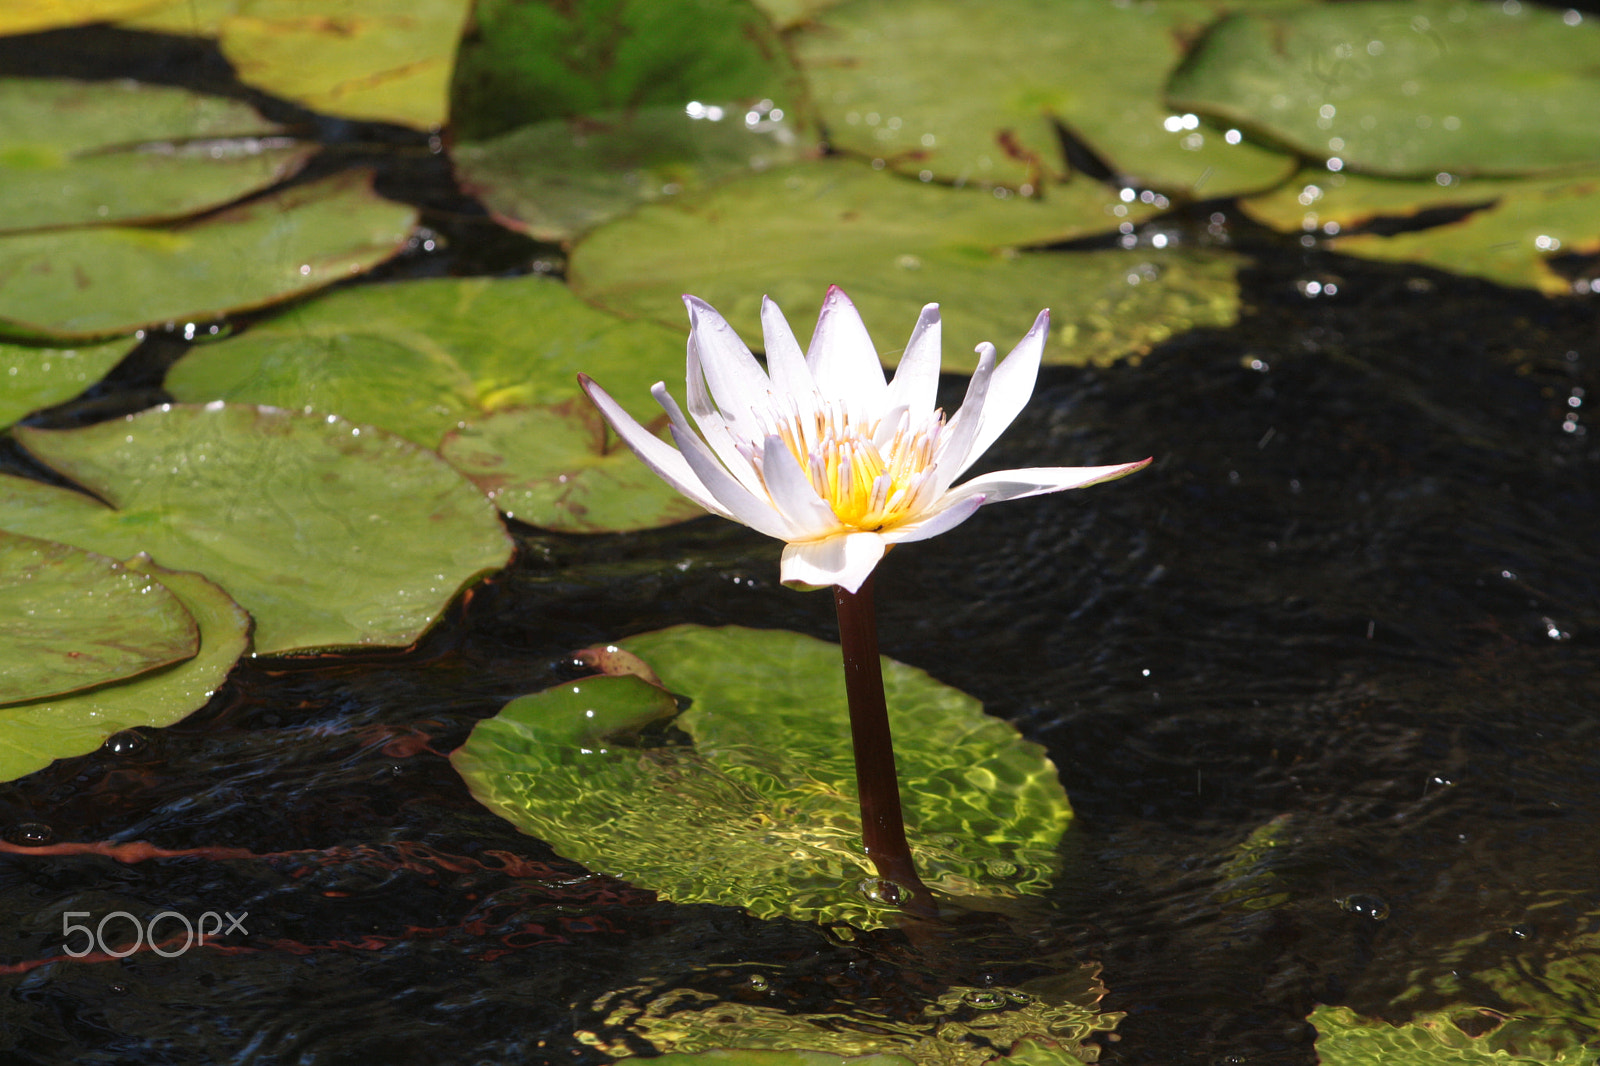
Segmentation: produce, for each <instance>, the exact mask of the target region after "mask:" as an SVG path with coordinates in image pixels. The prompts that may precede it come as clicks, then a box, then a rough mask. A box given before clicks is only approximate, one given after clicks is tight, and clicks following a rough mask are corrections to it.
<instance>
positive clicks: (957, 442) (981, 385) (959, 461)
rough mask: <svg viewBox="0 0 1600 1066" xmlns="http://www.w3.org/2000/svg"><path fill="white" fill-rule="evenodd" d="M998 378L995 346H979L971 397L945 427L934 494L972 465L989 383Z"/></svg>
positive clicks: (968, 389)
mask: <svg viewBox="0 0 1600 1066" xmlns="http://www.w3.org/2000/svg"><path fill="white" fill-rule="evenodd" d="M993 375H994V345H992V344H990V343H989V342H988V341H984V342H983V343H982V344H980V345H978V368H977V369H976V370H974V371H973V372H972V380H971V381H969V382H967V396H966V399H964V400H962V401H961V408H960V410H958V411H956V416H955V417H954V418H952V419H951V420H950V423H949V425H947V426H945V428H944V432H943V433H942V434H941V435H940V437H939V454H938V456H937V457H936V458H935V459H934V466H935V469H936V472H937V477H936V479H935V481H934V492H935V493H942V492H944V490H945V489H947V488H949V487H950V483H951V482H952V481H954V480H955V479H956V478H957V477H959V476H960V475H961V471H963V470H965V469H966V468H967V467H968V466H970V465H972V464H971V460H970V459H968V455H969V453H970V452H971V451H972V445H973V442H974V441H976V440H977V439H978V431H979V430H980V429H982V428H983V408H984V405H985V403H986V402H987V399H988V395H989V379H990V378H991V377H992V376H993Z"/></svg>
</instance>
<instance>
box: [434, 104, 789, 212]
mask: <svg viewBox="0 0 1600 1066" xmlns="http://www.w3.org/2000/svg"><path fill="white" fill-rule="evenodd" d="M774 113H776V114H777V115H778V118H777V119H774V118H773V117H772V116H773V114H774ZM712 115H715V116H716V118H714V119H713V118H712V117H711V116H712ZM747 120H751V121H747ZM796 126H797V124H796V123H795V122H794V121H793V120H792V119H791V118H790V117H789V116H788V115H786V114H785V113H784V112H783V110H782V109H781V108H780V109H778V110H777V111H776V112H774V110H773V109H771V108H768V109H766V110H764V111H762V110H750V109H746V108H744V107H740V106H738V105H736V104H727V105H725V106H721V107H717V108H716V109H715V110H712V109H711V108H701V109H698V110H696V111H695V112H694V113H693V114H690V113H689V112H688V111H686V110H685V109H684V107H683V106H682V105H678V106H673V107H660V106H658V107H643V108H638V109H636V110H630V111H627V112H615V113H611V114H607V115H585V116H583V118H581V119H572V120H568V119H552V120H550V121H546V122H540V123H536V124H534V125H531V126H524V127H522V128H521V129H518V130H514V131H512V132H510V133H506V134H502V135H501V136H499V137H495V138H492V139H490V140H487V141H483V142H481V143H477V144H463V145H460V146H459V147H458V148H457V149H456V150H455V151H454V152H453V153H452V155H451V158H452V159H453V160H454V162H455V166H456V174H457V176H458V177H459V178H460V180H461V183H462V184H463V185H464V186H465V187H466V188H467V189H468V190H470V191H472V192H474V193H476V194H477V195H478V198H479V199H481V200H482V201H483V203H484V204H485V206H487V207H488V208H489V210H491V211H493V212H494V213H495V215H496V216H497V217H498V218H499V219H500V220H501V222H503V223H504V224H506V225H507V226H510V227H511V228H513V229H518V230H522V231H523V232H526V233H530V234H532V235H533V236H535V237H538V238H540V239H542V240H548V241H560V240H567V239H569V238H572V237H575V236H577V235H578V234H580V233H583V232H585V231H587V230H590V229H593V228H594V227H595V226H597V225H599V224H600V223H602V222H606V221H608V220H610V219H612V218H615V217H616V216H618V215H621V214H624V213H625V212H627V211H630V210H632V209H633V208H634V207H636V206H638V205H639V204H642V203H650V202H652V201H654V200H659V199H662V198H663V197H670V196H675V195H677V194H679V193H681V192H693V191H695V190H697V189H701V188H704V187H706V186H709V185H712V184H715V183H716V182H719V181H724V180H727V179H729V178H733V177H737V176H739V175H741V174H747V173H750V172H752V171H761V170H765V169H766V168H768V167H771V166H774V165H777V164H780V163H791V162H794V161H796V160H798V159H799V158H801V157H802V156H803V155H805V154H806V153H808V152H810V151H812V150H813V149H814V148H815V147H816V146H815V143H814V141H813V140H812V139H811V138H809V137H806V136H804V135H803V134H801V133H799V132H798V131H797V129H796Z"/></svg>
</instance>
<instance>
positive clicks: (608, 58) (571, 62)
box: [450, 0, 804, 141]
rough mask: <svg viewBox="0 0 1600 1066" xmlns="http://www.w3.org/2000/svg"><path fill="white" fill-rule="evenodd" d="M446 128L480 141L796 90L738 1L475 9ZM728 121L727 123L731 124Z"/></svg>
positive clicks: (793, 97) (580, 1)
mask: <svg viewBox="0 0 1600 1066" xmlns="http://www.w3.org/2000/svg"><path fill="white" fill-rule="evenodd" d="M473 23H474V26H475V30H474V32H473V33H470V34H468V35H467V37H466V38H465V39H464V40H463V41H462V42H461V53H460V56H459V58H458V59H457V62H456V74H455V81H454V84H453V85H452V87H451V96H452V100H451V108H450V121H451V125H452V126H453V127H454V130H455V133H456V136H457V137H459V138H460V139H461V140H463V141H478V140H484V139H486V138H489V137H493V136H496V135H497V134H501V133H505V132H507V131H509V130H513V129H516V128H518V127H520V126H526V125H530V124H532V123H536V122H542V121H545V120H548V119H560V118H571V117H574V116H579V115H601V114H605V113H612V112H616V111H619V110H623V109H633V108H641V107H648V106H651V105H657V104H659V105H664V106H668V107H677V108H682V107H684V106H685V105H686V104H688V103H689V102H690V101H702V102H709V101H729V100H735V101H743V102H746V103H755V102H757V101H760V100H767V101H769V102H771V101H776V102H777V103H778V105H779V106H780V107H784V108H785V109H787V110H788V111H789V112H790V113H791V114H793V113H794V111H795V108H796V107H797V106H798V105H799V103H800V101H801V100H802V99H803V96H804V90H803V88H802V87H801V85H800V82H799V78H798V76H797V74H796V73H795V70H794V67H793V65H792V63H791V62H790V60H789V58H788V52H787V50H786V49H785V48H784V46H783V42H782V41H781V40H780V39H779V37H778V34H777V31H776V30H775V29H774V28H773V27H772V25H771V23H769V22H768V21H767V20H766V19H765V18H764V17H762V15H761V13H760V12H758V11H757V10H756V9H755V8H753V7H752V6H750V5H749V4H748V3H744V2H743V0H572V2H568V3H560V4H542V3H541V4H530V3H523V2H521V0H478V2H477V4H476V6H475V8H474V10H473ZM730 117H731V116H730Z"/></svg>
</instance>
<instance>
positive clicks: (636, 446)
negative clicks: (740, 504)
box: [578, 374, 733, 518]
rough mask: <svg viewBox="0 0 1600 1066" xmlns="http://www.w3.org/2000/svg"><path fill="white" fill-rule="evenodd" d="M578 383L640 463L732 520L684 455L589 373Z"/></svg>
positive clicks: (713, 511) (700, 503)
mask: <svg viewBox="0 0 1600 1066" xmlns="http://www.w3.org/2000/svg"><path fill="white" fill-rule="evenodd" d="M578 384H579V385H580V386H582V388H583V391H584V392H585V393H587V394H588V396H589V399H590V400H591V401H592V402H593V403H594V405H595V406H596V407H598V408H599V409H600V413H601V414H602V415H603V416H605V420H606V421H607V422H609V423H611V428H612V429H614V430H616V431H617V436H619V437H621V438H622V443H624V444H626V445H627V446H628V447H629V448H631V449H633V454H635V455H637V456H638V457H639V461H640V462H642V463H644V465H645V466H648V467H649V468H650V469H651V470H652V471H653V472H654V473H655V475H656V477H659V478H660V479H661V480H662V481H665V482H666V483H667V484H668V485H671V486H672V487H673V488H675V489H677V490H678V491H679V492H681V493H683V494H684V495H685V496H687V497H689V499H691V500H693V501H694V502H695V503H697V504H699V505H700V506H701V507H704V508H705V509H706V510H708V511H710V512H711V513H712V514H715V515H721V516H722V517H723V518H732V517H733V516H732V515H731V514H729V513H728V509H727V508H726V507H723V506H722V505H721V504H720V503H718V502H717V501H716V499H715V498H714V497H713V496H712V495H711V493H710V492H709V491H708V490H707V489H706V487H705V485H704V484H702V483H701V481H700V479H699V477H697V476H696V475H695V472H694V471H693V470H692V469H690V467H689V463H688V462H687V461H686V460H685V459H684V457H683V454H682V453H681V452H679V451H677V450H676V449H675V448H673V447H672V446H671V445H670V444H668V443H667V442H666V441H664V440H662V439H661V438H659V437H657V436H656V435H655V434H654V433H651V432H650V431H649V430H648V429H645V428H644V426H642V425H640V424H639V422H638V421H637V420H636V419H635V418H634V417H633V416H632V415H630V414H629V413H628V412H626V411H624V410H623V409H622V408H621V407H620V406H618V404H617V401H615V400H613V399H612V398H611V397H610V396H608V395H607V394H606V390H604V389H602V388H601V387H600V386H599V385H596V384H595V383H594V379H593V378H590V377H589V376H588V375H587V374H579V375H578Z"/></svg>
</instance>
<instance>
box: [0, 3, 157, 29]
mask: <svg viewBox="0 0 1600 1066" xmlns="http://www.w3.org/2000/svg"><path fill="white" fill-rule="evenodd" d="M167 3H171V0H72V2H71V3H66V4H64V3H62V2H61V0H6V3H5V5H4V6H3V7H0V35H6V36H10V35H11V34H16V33H38V32H39V31H40V30H53V29H58V28H60V27H63V26H82V25H86V24H88V23H90V22H104V21H107V20H109V19H115V18H123V17H126V16H128V15H134V14H137V13H139V12H141V11H145V10H148V9H150V8H153V7H157V6H160V5H162V4H167Z"/></svg>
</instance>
